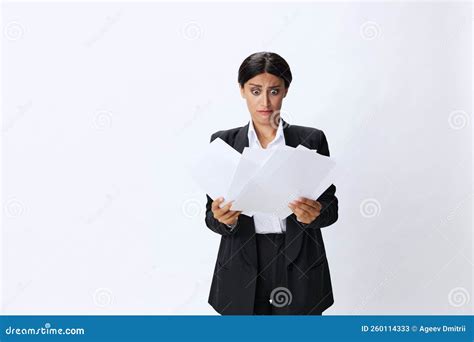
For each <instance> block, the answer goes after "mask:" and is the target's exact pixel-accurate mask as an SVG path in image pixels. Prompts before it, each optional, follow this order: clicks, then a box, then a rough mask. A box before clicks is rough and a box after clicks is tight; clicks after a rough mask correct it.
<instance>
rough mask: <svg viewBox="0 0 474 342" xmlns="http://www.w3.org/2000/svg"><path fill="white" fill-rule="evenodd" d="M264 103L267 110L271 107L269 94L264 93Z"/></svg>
mask: <svg viewBox="0 0 474 342" xmlns="http://www.w3.org/2000/svg"><path fill="white" fill-rule="evenodd" d="M262 101H263V103H262V104H263V106H264V107H265V108H268V107H269V105H270V98H269V96H268V94H267V92H264V93H263V99H262Z"/></svg>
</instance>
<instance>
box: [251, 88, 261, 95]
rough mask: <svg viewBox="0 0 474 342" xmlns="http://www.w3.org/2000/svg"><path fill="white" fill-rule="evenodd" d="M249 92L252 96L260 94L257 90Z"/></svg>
mask: <svg viewBox="0 0 474 342" xmlns="http://www.w3.org/2000/svg"><path fill="white" fill-rule="evenodd" d="M251 92H252V94H254V95H259V94H260V90H259V89H252V90H251Z"/></svg>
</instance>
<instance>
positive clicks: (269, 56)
mask: <svg viewBox="0 0 474 342" xmlns="http://www.w3.org/2000/svg"><path fill="white" fill-rule="evenodd" d="M265 72H267V73H269V74H272V75H275V76H277V77H280V78H282V79H283V80H284V81H285V88H288V87H289V86H290V83H291V80H292V78H293V77H292V76H291V70H290V66H289V65H288V63H287V62H286V61H285V60H284V59H283V57H281V56H280V55H278V54H276V53H274V52H266V51H263V52H256V53H254V54H251V55H250V56H248V57H247V58H245V60H244V61H243V62H242V64H241V65H240V68H239V76H238V79H237V80H238V82H239V84H240V86H241V87H243V86H244V84H245V82H247V81H248V80H249V79H251V78H253V77H255V76H257V75H259V74H263V73H265Z"/></svg>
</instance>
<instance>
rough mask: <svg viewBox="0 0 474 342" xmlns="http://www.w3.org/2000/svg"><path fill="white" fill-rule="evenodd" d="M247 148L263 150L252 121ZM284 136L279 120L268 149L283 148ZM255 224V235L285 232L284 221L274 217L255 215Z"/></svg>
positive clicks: (261, 214)
mask: <svg viewBox="0 0 474 342" xmlns="http://www.w3.org/2000/svg"><path fill="white" fill-rule="evenodd" d="M248 138H249V148H261V149H263V147H262V145H261V144H260V141H259V140H258V137H257V132H255V127H254V126H253V121H252V119H250V124H249V131H248ZM285 145H286V144H285V136H284V134H283V124H282V120H281V119H280V123H279V124H278V128H277V131H276V135H275V138H274V139H273V140H272V141H271V142H270V143H269V144H268V145H267V149H268V148H275V147H282V146H285ZM253 219H254V222H255V232H256V233H257V234H268V233H280V234H281V233H284V232H286V219H283V220H280V218H279V217H278V216H276V215H271V214H264V213H255V214H254V216H253Z"/></svg>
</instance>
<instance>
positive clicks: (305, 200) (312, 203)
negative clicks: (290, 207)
mask: <svg viewBox="0 0 474 342" xmlns="http://www.w3.org/2000/svg"><path fill="white" fill-rule="evenodd" d="M297 201H298V202H302V203H304V204H306V205H309V206H311V207H313V208H315V209H321V203H319V202H318V201H314V200H312V199H309V198H306V197H299V198H298V199H297Z"/></svg>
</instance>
